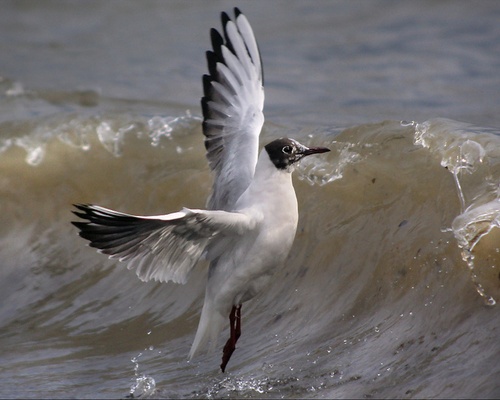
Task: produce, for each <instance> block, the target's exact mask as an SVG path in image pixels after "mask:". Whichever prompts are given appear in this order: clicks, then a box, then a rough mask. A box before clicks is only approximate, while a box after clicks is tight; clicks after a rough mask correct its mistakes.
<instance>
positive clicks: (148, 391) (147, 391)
mask: <svg viewBox="0 0 500 400" xmlns="http://www.w3.org/2000/svg"><path fill="white" fill-rule="evenodd" d="M141 356H142V353H139V354H138V355H137V356H136V357H132V359H131V360H130V361H132V362H133V363H134V378H132V380H133V381H134V383H133V384H132V386H131V387H130V392H129V395H128V396H127V397H128V398H138V397H147V396H151V395H152V394H154V393H155V390H156V382H155V380H154V378H153V377H152V376H149V375H145V374H140V373H139V358H140V357H141Z"/></svg>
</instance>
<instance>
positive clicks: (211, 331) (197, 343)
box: [189, 296, 226, 360]
mask: <svg viewBox="0 0 500 400" xmlns="http://www.w3.org/2000/svg"><path fill="white" fill-rule="evenodd" d="M225 320H226V318H225V317H224V316H223V315H222V314H221V313H220V312H219V311H217V310H216V309H215V307H214V305H213V302H212V300H211V299H209V298H208V296H207V297H206V298H205V303H204V304H203V310H202V312H201V316H200V322H199V323H198V330H197V331H196V336H195V338H194V341H193V345H192V346H191V351H190V352H189V359H190V360H191V359H192V358H193V357H194V356H195V355H196V354H198V353H199V352H200V351H201V350H202V349H204V348H205V347H206V346H207V344H208V343H210V351H213V350H214V349H215V347H216V346H217V338H218V336H219V333H220V332H221V330H222V328H223V326H224V322H225Z"/></svg>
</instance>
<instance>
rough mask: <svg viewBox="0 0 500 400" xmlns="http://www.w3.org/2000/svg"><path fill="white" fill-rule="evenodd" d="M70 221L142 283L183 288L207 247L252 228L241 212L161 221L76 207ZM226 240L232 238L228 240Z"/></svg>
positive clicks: (186, 214) (195, 213) (197, 213)
mask: <svg viewBox="0 0 500 400" xmlns="http://www.w3.org/2000/svg"><path fill="white" fill-rule="evenodd" d="M75 206H76V207H77V208H78V210H79V211H76V212H75V214H76V215H77V216H79V217H80V218H82V219H84V220H87V221H88V222H73V224H74V225H75V226H77V227H78V228H79V229H80V236H81V237H83V238H84V239H87V240H88V241H89V242H90V246H91V247H95V248H97V249H99V252H101V253H103V254H107V255H109V256H110V258H118V259H119V260H120V261H125V262H127V263H128V266H127V267H128V268H129V269H133V268H135V269H136V273H137V276H138V277H139V278H140V279H141V280H143V281H149V280H155V281H160V282H167V281H173V282H176V283H185V282H186V280H187V277H188V275H189V273H190V272H191V270H192V269H193V267H194V266H195V265H196V263H197V262H198V260H199V259H200V257H201V255H202V253H203V251H204V250H205V247H206V245H207V244H208V243H209V242H212V241H218V243H219V245H221V243H222V246H224V243H223V241H224V240H225V237H226V236H229V237H234V235H242V234H244V233H245V232H246V231H247V230H249V229H252V228H253V225H252V224H253V223H252V220H251V219H250V218H249V217H248V216H246V215H245V214H242V213H230V212H225V211H205V210H190V209H187V208H184V209H182V210H181V211H179V212H176V213H172V214H167V215H159V216H150V217H144V216H136V215H131V214H125V213H121V212H118V211H113V210H109V209H107V208H104V207H99V206H94V205H85V204H78V205H75ZM228 241H230V239H228Z"/></svg>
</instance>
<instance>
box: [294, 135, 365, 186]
mask: <svg viewBox="0 0 500 400" xmlns="http://www.w3.org/2000/svg"><path fill="white" fill-rule="evenodd" d="M328 146H329V147H330V148H331V147H332V146H334V147H337V151H338V156H337V157H338V159H337V160H336V161H335V162H332V160H330V159H328V158H327V157H306V158H304V159H303V160H302V161H301V162H300V165H299V167H298V168H297V172H298V173H297V177H298V178H299V179H300V180H303V181H306V182H307V183H309V184H310V185H311V186H312V185H319V186H323V185H326V184H328V183H330V182H333V181H336V180H338V179H342V177H343V176H344V170H345V168H346V167H347V166H348V165H349V164H352V163H354V162H357V161H359V159H360V158H361V156H360V155H359V154H358V153H357V152H355V151H353V150H352V148H353V147H354V145H353V144H351V143H338V142H333V143H332V144H331V145H328ZM332 150H334V149H333V148H332Z"/></svg>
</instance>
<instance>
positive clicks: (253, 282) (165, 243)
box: [72, 8, 329, 372]
mask: <svg viewBox="0 0 500 400" xmlns="http://www.w3.org/2000/svg"><path fill="white" fill-rule="evenodd" d="M221 20H222V28H223V29H222V34H221V33H219V32H218V31H217V30H216V29H212V30H211V31H210V33H211V42H212V50H210V51H207V53H206V58H207V64H208V74H207V75H204V76H203V90H204V96H203V97H202V99H201V108H202V112H203V123H202V130H203V134H204V136H205V139H204V143H205V147H206V157H207V159H208V164H209V166H210V169H211V170H212V172H213V174H214V182H213V188H212V192H211V194H210V196H209V198H208V201H207V209H206V210H201V209H190V208H182V209H181V210H180V211H178V212H173V213H170V214H165V215H155V216H138V215H131V214H125V213H122V212H118V211H114V210H110V209H107V208H104V207H101V206H97V205H92V204H75V205H74V206H75V207H76V210H74V211H73V213H74V214H75V215H77V216H78V217H79V218H81V219H82V220H84V221H77V222H72V223H73V224H74V225H75V226H76V227H77V228H78V229H79V235H80V236H81V237H82V238H84V239H86V240H88V241H89V245H90V246H91V247H94V248H96V249H98V251H99V252H100V253H103V254H106V255H108V256H109V257H110V258H116V259H118V260H119V261H123V262H125V263H127V267H128V269H135V271H136V273H137V276H138V277H139V278H140V279H141V280H143V281H151V280H155V281H159V282H167V281H173V282H176V283H185V282H186V281H187V279H188V276H189V274H190V272H191V271H192V269H193V268H194V267H195V265H196V264H197V263H198V261H199V260H200V259H205V260H207V261H208V262H209V267H208V279H207V284H206V292H205V300H204V304H203V309H202V312H201V317H200V321H199V325H198V330H197V332H196V336H195V338H194V342H193V344H192V347H191V351H190V353H189V359H192V358H193V357H194V356H195V355H196V354H197V353H198V352H199V351H200V349H202V348H204V347H205V346H207V345H208V343H211V345H212V348H213V347H215V346H216V343H217V338H218V336H219V334H220V332H221V331H222V329H223V328H224V324H225V322H226V320H227V318H228V317H229V328H230V337H229V339H228V340H227V342H226V344H225V346H224V348H223V354H222V363H221V364H220V368H221V370H222V372H225V369H226V366H227V363H228V362H229V359H230V358H231V355H232V354H233V352H234V350H235V349H236V342H237V341H238V338H239V337H240V335H241V306H242V304H243V303H244V302H246V301H248V300H250V299H252V298H253V297H255V296H256V295H257V294H258V293H260V292H262V291H263V290H264V288H265V287H266V286H267V285H268V284H269V283H270V281H271V278H272V275H273V273H274V272H275V271H276V270H277V269H278V268H280V267H281V266H283V264H284V262H285V259H286V257H287V255H288V253H289V251H290V248H291V247H292V243H293V241H294V237H295V232H296V229H297V221H298V206H297V198H296V195H295V190H294V188H293V184H292V172H293V170H294V168H295V167H296V165H297V163H298V162H299V161H300V160H301V159H302V158H304V157H307V156H309V155H312V154H318V153H325V152H328V151H329V149H328V148H325V147H307V146H305V145H303V144H300V143H299V142H298V141H296V140H294V139H291V138H286V137H284V138H279V139H276V140H274V141H272V142H270V143H269V144H267V145H265V146H264V147H263V149H262V150H261V151H260V153H259V134H260V131H261V129H262V126H263V123H264V115H263V113H262V110H263V107H264V88H263V69H262V62H261V57H260V52H259V48H258V45H257V42H256V40H255V37H254V34H253V30H252V28H251V26H250V24H249V22H248V20H247V18H246V17H245V15H244V14H242V13H241V11H240V10H239V9H238V8H235V9H234V18H233V19H231V18H230V17H229V16H228V15H227V14H226V13H225V12H223V13H222V14H221Z"/></svg>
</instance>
